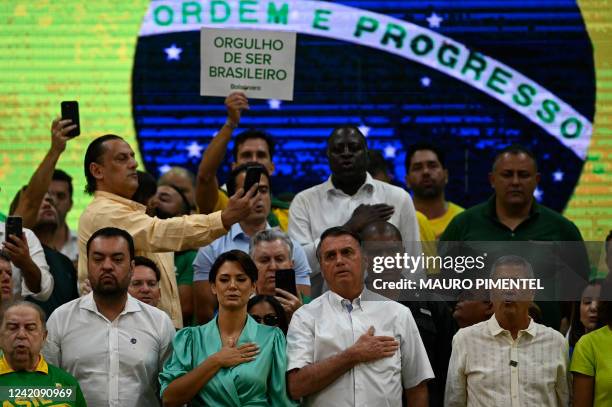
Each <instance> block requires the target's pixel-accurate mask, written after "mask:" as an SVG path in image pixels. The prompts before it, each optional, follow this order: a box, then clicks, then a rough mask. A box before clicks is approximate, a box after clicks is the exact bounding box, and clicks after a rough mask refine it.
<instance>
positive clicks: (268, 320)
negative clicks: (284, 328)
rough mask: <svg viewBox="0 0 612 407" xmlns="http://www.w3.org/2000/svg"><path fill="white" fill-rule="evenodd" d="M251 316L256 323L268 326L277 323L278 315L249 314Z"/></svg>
mask: <svg viewBox="0 0 612 407" xmlns="http://www.w3.org/2000/svg"><path fill="white" fill-rule="evenodd" d="M251 317H252V318H253V319H254V320H255V321H256V322H257V323H258V324H264V325H269V326H276V325H278V317H277V316H276V315H274V314H268V315H264V317H263V318H262V317H260V316H259V315H251Z"/></svg>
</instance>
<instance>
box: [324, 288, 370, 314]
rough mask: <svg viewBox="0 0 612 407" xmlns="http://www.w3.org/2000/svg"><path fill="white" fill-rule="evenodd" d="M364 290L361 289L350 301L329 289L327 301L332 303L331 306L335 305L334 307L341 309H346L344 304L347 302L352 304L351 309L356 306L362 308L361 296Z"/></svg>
mask: <svg viewBox="0 0 612 407" xmlns="http://www.w3.org/2000/svg"><path fill="white" fill-rule="evenodd" d="M364 292H365V290H364V291H362V292H361V294H359V296H358V297H357V298H355V299H354V300H353V301H352V302H351V301H349V300H347V299H346V298H343V297H341V296H340V295H338V294H337V293H335V292H333V291H331V290H329V301H330V303H331V304H332V307H335V308H336V309H341V310H342V311H347V307H346V306H347V305H348V304H351V305H352V306H353V310H355V309H357V308H359V309H361V310H363V301H362V298H361V297H362V296H363V295H364Z"/></svg>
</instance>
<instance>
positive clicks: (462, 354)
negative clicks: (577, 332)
mask: <svg viewBox="0 0 612 407" xmlns="http://www.w3.org/2000/svg"><path fill="white" fill-rule="evenodd" d="M567 367H568V350H567V343H566V342H565V339H564V338H563V335H561V334H560V333H559V332H557V331H555V330H554V329H552V328H549V327H546V326H544V325H540V324H538V323H535V322H534V321H533V320H531V322H530V323H529V327H528V328H527V329H525V330H522V331H519V333H518V335H517V338H516V339H513V338H512V335H511V334H510V331H508V330H505V329H503V328H502V327H501V326H499V323H498V321H497V319H496V318H495V315H493V316H492V317H491V318H490V319H489V320H487V321H483V322H480V323H478V324H476V325H472V326H470V327H467V328H463V329H460V330H459V332H457V334H455V337H454V338H453V352H452V355H451V360H450V363H449V366H448V376H447V380H446V391H445V400H444V405H445V406H447V407H454V406H462V407H465V406H467V407H481V406H482V407H491V406H499V407H519V406H520V407H523V406H546V407H553V406H559V407H561V406H563V407H565V406H567V405H568V403H569V381H568V380H569V376H568V371H567Z"/></svg>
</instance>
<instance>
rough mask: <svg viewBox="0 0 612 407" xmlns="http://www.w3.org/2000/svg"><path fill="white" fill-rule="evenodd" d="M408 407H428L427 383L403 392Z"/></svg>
mask: <svg viewBox="0 0 612 407" xmlns="http://www.w3.org/2000/svg"><path fill="white" fill-rule="evenodd" d="M405 393H406V400H407V401H408V407H428V406H429V392H428V391H427V383H426V382H421V383H420V384H418V385H417V386H415V387H413V388H411V389H407V390H405Z"/></svg>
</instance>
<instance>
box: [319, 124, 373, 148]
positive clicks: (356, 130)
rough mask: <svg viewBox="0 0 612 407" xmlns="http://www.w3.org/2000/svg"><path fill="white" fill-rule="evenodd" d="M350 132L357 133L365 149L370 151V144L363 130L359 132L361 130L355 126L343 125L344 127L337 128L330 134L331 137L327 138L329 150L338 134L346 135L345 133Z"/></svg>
mask: <svg viewBox="0 0 612 407" xmlns="http://www.w3.org/2000/svg"><path fill="white" fill-rule="evenodd" d="M347 131H348V132H350V133H355V134H357V135H358V136H359V137H360V138H361V141H362V142H363V146H364V147H365V149H366V150H367V149H368V143H367V141H366V138H365V136H364V135H363V133H362V132H361V130H359V128H358V127H357V126H353V125H342V126H337V127H335V128H334V129H333V130H332V132H331V133H330V135H329V137H328V138H327V147H328V148H329V142H330V141H331V140H332V139H333V138H334V137H335V136H337V135H338V134H340V133H344V132H347Z"/></svg>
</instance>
